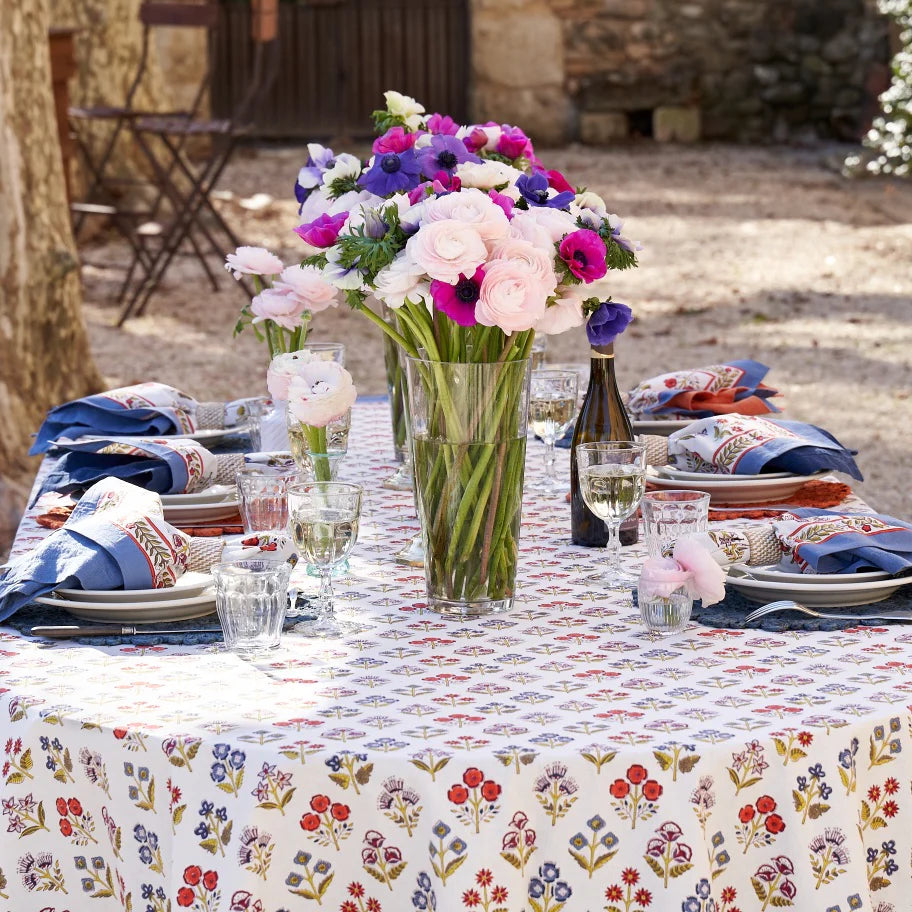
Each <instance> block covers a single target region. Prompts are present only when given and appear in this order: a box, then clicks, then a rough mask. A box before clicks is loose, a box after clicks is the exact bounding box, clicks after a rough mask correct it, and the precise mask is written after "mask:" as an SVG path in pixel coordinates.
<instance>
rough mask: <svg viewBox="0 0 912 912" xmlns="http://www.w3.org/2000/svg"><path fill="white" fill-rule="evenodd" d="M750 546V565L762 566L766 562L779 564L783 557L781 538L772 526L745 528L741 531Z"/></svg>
mask: <svg viewBox="0 0 912 912" xmlns="http://www.w3.org/2000/svg"><path fill="white" fill-rule="evenodd" d="M741 534H742V535H743V536H744V537H745V538H746V539H747V544H748V546H749V547H750V557H749V558H748V561H747V563H748V565H750V566H752V567H762V566H764V565H765V564H778V563H779V561H780V559H781V558H782V549H781V548H780V547H779V539H778V538H777V537H776V532H775V530H774V529H773V527H772V526H761V527H760V528H759V529H744V530H742V533H741Z"/></svg>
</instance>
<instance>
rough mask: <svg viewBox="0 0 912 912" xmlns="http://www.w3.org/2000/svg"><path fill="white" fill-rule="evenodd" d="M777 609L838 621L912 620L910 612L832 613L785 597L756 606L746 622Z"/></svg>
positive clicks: (745, 619)
mask: <svg viewBox="0 0 912 912" xmlns="http://www.w3.org/2000/svg"><path fill="white" fill-rule="evenodd" d="M776 611H800V612H801V613H802V614H808V615H810V616H811V617H815V618H827V619H832V620H836V621H912V613H910V614H832V613H829V612H826V611H817V609H816V608H808V607H807V605H801V604H799V603H798V602H793V601H790V600H789V599H783V600H782V601H779V602H770V603H769V604H768V605H761V606H760V607H759V608H755V609H754V610H753V611H751V612H750V614H748V615H746V616H745V618H744V621H745V623H747V624H749V623H751V621H756V620H758V619H759V618H762V617H765V616H766V615H768V614H773V613H775V612H776Z"/></svg>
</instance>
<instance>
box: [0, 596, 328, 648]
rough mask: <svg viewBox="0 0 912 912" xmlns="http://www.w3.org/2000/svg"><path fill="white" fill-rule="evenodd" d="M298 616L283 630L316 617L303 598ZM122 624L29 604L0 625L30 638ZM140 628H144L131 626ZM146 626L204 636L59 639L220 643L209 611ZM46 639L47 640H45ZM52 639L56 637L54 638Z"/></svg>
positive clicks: (215, 618) (67, 640)
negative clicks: (42, 630) (36, 630)
mask: <svg viewBox="0 0 912 912" xmlns="http://www.w3.org/2000/svg"><path fill="white" fill-rule="evenodd" d="M297 610H298V612H299V613H298V614H296V615H295V616H294V617H288V618H286V619H285V627H284V629H285V630H290V629H291V628H293V627H294V626H295V625H296V624H299V623H300V622H301V621H305V620H310V619H313V618H314V617H316V614H315V613H313V612H312V611H311V610H310V602H309V601H308V600H307V599H306V598H304V597H303V596H298V603H297ZM123 623H124V622H122V621H87V620H83V619H81V618H77V617H74V616H73V615H72V614H70V613H69V612H68V611H66V610H65V609H64V608H55V607H53V606H52V605H30V606H29V607H27V608H22V609H20V610H19V611H17V612H16V613H15V614H14V615H13V616H12V617H9V618H7V619H6V620H5V621H4V622H3V624H4V626H6V627H12V628H13V629H14V630H18V631H19V633H23V634H25V635H26V636H30V635H31V629H32V627H61V626H68V625H71V624H92V625H93V626H100V625H105V626H107V625H110V626H114V627H116V626H120V625H121V624H123ZM134 626H136V627H137V628H138V629H142V627H143V626H144V625H142V624H136V625H134ZM148 626H150V627H154V628H155V629H156V630H185V629H187V628H188V627H192V628H193V629H194V630H205V631H206V632H205V633H190V634H181V633H175V634H168V633H161V634H139V635H135V636H105V637H67V638H65V639H61V640H60V642H62V643H83V644H85V645H86V646H124V645H136V646H205V645H208V644H210V643H221V642H222V628H221V626H220V625H219V620H218V615H216V614H215V612H213V613H212V614H209V615H206V617H201V618H191V619H190V620H187V621H167V622H161V623H159V622H155V623H154V624H149V625H148ZM49 639H50V638H49ZM55 639H56V638H55Z"/></svg>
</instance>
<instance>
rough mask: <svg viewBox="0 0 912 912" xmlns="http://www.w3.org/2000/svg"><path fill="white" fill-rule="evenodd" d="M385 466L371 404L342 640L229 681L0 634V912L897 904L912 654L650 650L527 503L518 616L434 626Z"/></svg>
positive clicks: (532, 501)
mask: <svg viewBox="0 0 912 912" xmlns="http://www.w3.org/2000/svg"><path fill="white" fill-rule="evenodd" d="M390 453H391V444H390V439H389V419H388V414H387V410H386V406H385V405H384V404H380V403H373V404H359V405H358V406H357V407H356V409H355V413H354V424H353V429H352V451H351V453H350V455H349V457H348V459H347V462H346V463H345V464H344V466H343V469H342V473H341V476H342V477H344V478H346V479H349V480H358V481H360V482H362V483H363V484H364V485H365V486H366V488H367V490H368V492H369V496H368V498H367V505H366V508H365V517H364V521H363V522H362V526H361V537H360V541H359V543H358V545H357V548H356V551H355V553H354V555H353V558H352V560H351V574H350V576H349V577H348V578H346V579H344V580H343V581H341V582H340V584H339V587H338V592H339V598H340V605H341V606H342V607H343V608H344V609H347V610H349V611H351V612H353V613H355V614H356V615H357V616H358V618H359V619H361V620H364V621H365V622H369V627H367V628H366V629H365V631H364V632H363V633H360V634H358V635H357V636H354V637H352V638H350V639H348V640H344V641H336V642H313V641H309V640H306V639H303V638H300V637H294V636H287V637H286V638H285V640H284V641H283V645H282V647H281V648H280V650H278V651H276V652H275V654H274V655H270V656H269V658H268V659H265V660H263V661H257V662H249V661H248V662H245V661H242V660H241V659H239V658H238V657H236V656H235V655H233V654H231V653H227V652H225V651H224V650H223V649H222V648H221V647H219V646H196V647H164V646H162V647H145V648H144V647H143V646H142V645H141V643H140V642H137V644H136V645H124V646H120V647H110V648H94V647H87V646H79V645H74V644H72V643H66V642H59V643H56V644H53V645H50V644H48V643H46V642H38V641H34V640H29V639H28V638H25V637H22V636H21V635H19V634H17V633H15V632H12V631H10V630H9V629H7V630H5V631H3V632H0V704H2V709H0V713H2V715H0V725H2V742H0V743H2V745H3V747H2V750H3V754H2V757H0V762H2V777H0V794H2V817H0V822H2V826H0V871H2V873H0V899H2V900H3V903H2V905H0V907H2V908H5V909H10V910H15V912H29V910H39V909H43V910H47V912H63V910H69V912H82V910H94V909H98V910H99V912H102V910H107V909H124V910H136V912H139V910H142V912H147V910H152V912H164V910H178V909H185V908H186V909H192V910H196V912H204V910H205V912H227V910H257V912H278V910H301V909H317V908H321V909H326V910H333V912H336V910H338V912H367V910H369V912H379V910H384V912H408V910H427V909H430V910H438V912H457V910H459V912H462V910H466V909H472V910H483V912H495V910H499V912H503V910H508V912H521V910H530V912H558V910H561V909H563V910H565V912H596V910H610V912H615V910H622V912H654V910H662V912H664V910H677V909H682V910H683V912H709V910H717V912H735V910H741V912H752V910H767V909H773V908H782V907H792V908H795V909H801V910H821V912H823V910H827V912H849V910H856V909H864V910H877V912H888V910H893V912H904V910H907V909H909V908H910V906H909V902H910V901H909V897H910V896H912V867H910V852H912V827H910V825H909V821H910V819H912V817H910V815H912V799H910V784H912V770H910V763H909V758H910V755H912V744H910V715H909V708H910V707H909V703H910V696H912V680H910V676H909V670H910V669H912V633H910V632H907V631H905V630H904V629H903V628H899V627H890V628H868V629H865V630H852V631H845V632H839V633H819V634H813V633H784V634H776V635H771V634H766V633H762V632H748V631H727V630H711V629H707V628H701V627H696V626H695V627H693V628H692V629H690V630H689V631H688V632H687V633H686V634H683V635H681V636H678V637H674V638H671V639H666V640H654V639H651V638H650V636H649V635H647V634H646V633H645V631H644V629H643V628H642V627H641V625H640V623H639V620H638V617H637V615H636V614H635V613H634V611H633V610H632V608H631V604H630V601H629V596H628V595H626V594H625V593H621V592H617V591H608V592H606V591H603V590H601V589H600V588H599V587H598V584H597V583H596V582H593V579H592V577H593V571H594V570H595V568H596V567H597V565H598V563H599V561H600V560H601V559H602V555H601V554H598V553H594V552H592V551H589V550H586V549H582V548H574V547H572V546H570V545H569V544H568V528H569V508H568V506H567V505H566V504H565V503H564V502H563V500H560V499H541V498H538V497H536V496H535V495H532V494H529V495H527V498H526V507H525V513H524V528H523V537H522V542H521V548H522V563H521V572H520V589H519V594H518V597H517V600H516V606H515V608H514V610H513V611H512V612H511V613H509V614H505V615H499V616H494V617H490V618H488V619H485V620H479V621H473V622H467V623H460V622H452V621H443V620H441V619H440V618H439V617H437V616H435V615H432V614H428V613H424V612H423V611H422V595H423V574H422V572H421V571H420V570H414V569H410V568H404V567H402V566H399V565H397V564H395V563H394V562H393V561H392V554H393V552H394V551H395V550H396V549H397V548H398V547H399V546H400V545H401V544H402V543H403V542H404V541H405V540H406V539H407V538H408V537H409V536H410V535H411V534H412V533H413V531H414V530H415V528H416V520H415V517H414V512H413V504H412V498H411V496H410V495H408V494H404V493H400V492H395V491H388V490H385V489H383V488H381V487H380V484H379V483H380V481H381V480H382V479H383V478H384V477H385V476H386V475H388V474H389V473H390V471H391V470H392V463H391V461H390V459H389V454H390ZM529 455H530V462H529V465H530V474H534V473H536V472H537V471H538V462H539V459H540V456H541V453H540V445H539V444H535V443H532V444H530V454H529ZM562 458H563V459H564V460H566V459H567V456H566V453H564V454H563V456H562ZM564 468H565V469H566V462H565V463H564ZM43 534H45V533H44V531H43V530H41V529H39V528H38V527H37V526H36V525H35V524H34V523H33V522H32V521H31V519H30V518H28V517H27V518H26V520H25V521H24V522H23V527H22V529H21V530H20V534H19V537H18V539H17V543H16V550H17V551H21V550H23V549H25V548H28V547H29V546H30V544H31V543H32V542H33V541H34V539H35V538H36V537H37V536H41V535H43ZM627 551H628V553H627V554H626V559H627V560H629V561H631V562H633V563H636V562H637V561H638V560H641V559H642V556H643V552H642V548H641V547H638V548H634V549H627ZM903 897H905V898H903Z"/></svg>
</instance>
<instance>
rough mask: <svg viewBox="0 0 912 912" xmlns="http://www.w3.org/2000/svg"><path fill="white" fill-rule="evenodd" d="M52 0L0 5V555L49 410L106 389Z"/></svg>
mask: <svg viewBox="0 0 912 912" xmlns="http://www.w3.org/2000/svg"><path fill="white" fill-rule="evenodd" d="M48 22H49V18H48V0H29V2H28V3H6V2H0V415H2V416H3V424H2V433H0V553H2V552H3V551H4V550H5V546H4V539H6V541H7V544H8V540H9V537H10V535H11V532H12V531H14V528H15V514H16V513H17V512H18V510H19V509H21V507H22V504H23V503H24V500H25V496H24V495H25V491H26V490H27V484H28V476H29V474H30V472H31V471H34V468H35V466H36V461H35V460H29V459H28V458H27V457H26V455H25V454H26V451H27V449H28V446H29V435H30V434H31V433H32V432H34V431H35V430H37V428H38V425H39V424H40V423H41V420H42V418H43V417H44V415H45V413H46V411H47V409H48V408H49V407H51V406H52V405H56V404H57V403H59V402H63V401H66V400H67V399H71V398H73V397H75V396H81V395H84V394H86V393H88V392H92V391H96V390H98V389H100V388H101V378H100V377H99V375H98V372H97V370H96V369H95V365H94V364H93V362H92V357H91V353H90V351H89V345H88V339H87V337H86V331H85V326H84V324H83V321H82V314H81V307H80V305H81V290H80V282H79V269H78V265H79V264H78V261H77V254H76V248H75V245H74V243H73V235H72V232H71V230H70V221H69V209H68V207H67V201H66V191H65V186H64V180H63V162H62V158H61V154H60V146H59V144H58V142H57V123H56V120H55V114H54V101H53V97H52V92H51V73H50V56H49V51H48V36H47V29H48Z"/></svg>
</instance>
